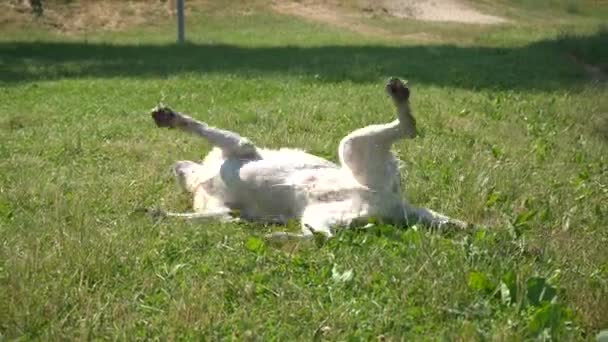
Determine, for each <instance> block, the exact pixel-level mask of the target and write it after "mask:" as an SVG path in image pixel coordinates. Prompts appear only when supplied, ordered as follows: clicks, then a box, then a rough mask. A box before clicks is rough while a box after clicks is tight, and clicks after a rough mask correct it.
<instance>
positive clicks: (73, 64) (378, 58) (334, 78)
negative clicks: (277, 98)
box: [0, 31, 608, 90]
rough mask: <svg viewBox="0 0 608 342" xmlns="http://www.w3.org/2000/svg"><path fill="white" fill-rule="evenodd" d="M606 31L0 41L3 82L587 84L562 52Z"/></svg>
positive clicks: (599, 49)
mask: <svg viewBox="0 0 608 342" xmlns="http://www.w3.org/2000/svg"><path fill="white" fill-rule="evenodd" d="M603 46H608V32H605V31H600V32H598V33H596V34H595V35H592V36H583V37H567V38H561V39H557V40H546V41H540V42H536V43H533V44H530V45H527V46H522V47H515V48H491V47H458V46H453V45H432V46H424V45H423V46H388V45H376V46H367V45H361V46H348V45H345V46H339V45H336V46H319V47H295V46H277V47H241V46H235V45H222V44H188V45H182V46H178V45H110V44H93V43H90V44H88V43H77V42H3V43H0V77H1V81H2V82H3V83H5V84H15V83H21V82H29V81H37V80H45V79H59V78H79V77H97V78H110V77H137V78H144V79H145V78H148V77H166V76H171V75H176V74H183V73H195V74H220V75H223V74H238V75H240V76H245V77H255V76H260V75H267V74H278V75H287V76H303V77H310V78H313V77H314V79H315V80H317V81H321V82H342V81H352V82H357V83H365V82H377V81H378V80H379V79H384V78H386V77H388V76H393V75H397V76H403V77H406V78H408V79H410V80H412V81H413V82H416V83H424V84H431V85H436V86H448V87H460V88H469V89H480V88H499V89H538V90H551V89H560V88H570V87H572V86H573V85H575V84H576V83H582V82H586V79H585V77H584V76H583V72H582V70H581V68H580V66H577V65H576V64H574V63H572V62H570V60H569V59H568V58H567V55H568V54H572V53H576V51H580V52H581V53H582V54H588V55H589V56H590V59H591V60H596V59H597V60H605V57H608V51H607V50H608V48H605V47H603Z"/></svg>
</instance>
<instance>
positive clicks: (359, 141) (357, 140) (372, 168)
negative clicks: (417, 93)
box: [338, 78, 416, 190]
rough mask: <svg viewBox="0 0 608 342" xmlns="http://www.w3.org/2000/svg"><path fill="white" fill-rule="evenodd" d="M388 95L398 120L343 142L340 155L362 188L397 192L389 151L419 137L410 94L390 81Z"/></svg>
mask: <svg viewBox="0 0 608 342" xmlns="http://www.w3.org/2000/svg"><path fill="white" fill-rule="evenodd" d="M386 91H387V93H388V94H389V95H390V96H391V97H392V99H393V102H394V104H395V106H396V108H397V119H396V120H394V121H392V122H390V123H386V124H380V125H371V126H367V127H363V128H360V129H357V130H355V131H353V132H351V133H350V134H348V135H347V136H346V137H344V138H343V139H342V141H341V142H340V146H339V149H338V154H339V157H340V163H341V164H342V166H343V167H345V168H348V169H349V170H350V171H351V173H352V175H353V177H354V178H355V179H356V180H357V181H358V182H359V183H360V184H362V185H365V186H367V187H369V188H372V189H379V188H386V187H390V188H391V189H393V190H396V189H397V188H398V183H396V182H397V181H398V180H396V179H393V178H394V176H395V174H396V173H397V170H398V168H397V163H396V161H395V158H394V157H393V154H392V153H391V152H390V149H391V146H392V144H393V143H394V142H395V141H397V140H399V139H403V138H414V137H416V120H415V119H414V117H413V116H412V113H411V111H410V105H409V96H410V91H409V89H408V88H407V87H406V86H405V85H404V84H403V82H401V81H400V80H399V79H396V78H394V79H391V80H390V81H389V83H388V84H387V85H386ZM388 180H390V181H388ZM392 183H396V184H392Z"/></svg>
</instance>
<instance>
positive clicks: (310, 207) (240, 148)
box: [152, 78, 466, 238]
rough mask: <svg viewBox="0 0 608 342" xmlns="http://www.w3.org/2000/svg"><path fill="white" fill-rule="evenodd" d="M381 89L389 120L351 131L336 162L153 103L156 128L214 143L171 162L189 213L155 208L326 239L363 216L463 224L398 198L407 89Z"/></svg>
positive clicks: (408, 118) (408, 119)
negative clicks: (196, 158)
mask: <svg viewBox="0 0 608 342" xmlns="http://www.w3.org/2000/svg"><path fill="white" fill-rule="evenodd" d="M386 91H387V93H388V94H389V95H390V97H391V98H392V101H393V103H394V105H395V107H396V109H397V118H396V119H395V120H394V121H392V122H390V123H386V124H379V125H371V126H367V127H363V128H360V129H357V130H355V131H353V132H351V133H350V134H348V135H347V136H346V137H344V138H343V139H342V141H341V142H340V145H339V147H338V156H339V160H340V163H339V165H337V164H335V163H333V162H331V161H328V160H325V159H323V158H320V157H317V156H314V155H311V154H308V153H306V152H304V151H301V150H297V149H290V148H281V149H278V150H271V149H265V148H260V147H258V146H256V145H255V144H254V143H252V142H251V141H250V140H248V139H247V138H244V137H241V136H240V135H239V134H237V133H235V132H231V131H227V130H223V129H219V128H215V127H211V126H209V125H207V124H206V123H204V122H200V121H197V120H195V119H193V118H191V117H189V116H187V115H184V114H181V113H178V112H175V111H173V110H171V109H169V108H168V107H156V108H155V109H153V110H152V117H153V119H154V121H155V122H156V125H157V126H158V127H167V128H177V129H181V130H183V131H186V132H190V133H193V134H196V135H198V136H200V137H203V138H205V139H206V140H207V141H208V142H209V143H211V144H212V145H213V146H214V148H213V149H212V150H211V152H210V153H209V154H208V155H207V156H206V157H205V159H204V160H203V162H202V163H197V162H193V161H179V162H177V163H176V164H175V166H174V167H173V171H174V173H175V175H176V177H177V179H178V181H179V182H180V183H181V185H182V186H183V188H184V189H185V190H186V191H188V192H190V193H192V195H193V196H194V201H193V209H194V212H192V213H163V215H164V216H169V217H181V218H186V219H219V220H233V219H234V217H233V215H234V213H238V214H239V218H240V219H244V220H248V221H258V222H267V223H279V224H285V223H287V221H288V220H293V219H296V220H299V221H300V222H301V227H302V232H301V233H299V234H296V233H287V232H279V233H273V234H271V235H270V237H271V238H310V237H312V236H313V233H321V234H323V235H325V236H327V237H331V236H333V234H334V229H337V228H341V227H365V226H367V225H368V224H369V222H370V220H374V221H380V222H385V223H390V224H394V225H411V224H415V223H420V224H424V225H427V226H432V227H442V226H446V225H449V226H454V227H457V228H464V227H465V226H466V224H465V223H464V222H462V221H459V220H455V219H451V218H449V217H447V216H445V215H442V214H439V213H436V212H434V211H432V210H430V209H426V208H420V207H415V206H412V205H411V204H409V203H408V202H407V201H406V200H404V199H402V196H401V187H400V180H401V177H400V174H399V167H398V163H397V159H396V158H395V156H394V155H393V154H392V152H391V146H392V144H393V143H394V142H396V141H398V140H400V139H406V138H409V139H412V138H414V137H416V120H415V119H414V117H413V115H412V112H411V109H410V103H409V98H410V90H409V89H408V88H407V87H406V86H405V84H404V83H403V82H402V81H401V80H399V79H397V78H393V79H391V80H390V81H389V82H388V83H387V84H386Z"/></svg>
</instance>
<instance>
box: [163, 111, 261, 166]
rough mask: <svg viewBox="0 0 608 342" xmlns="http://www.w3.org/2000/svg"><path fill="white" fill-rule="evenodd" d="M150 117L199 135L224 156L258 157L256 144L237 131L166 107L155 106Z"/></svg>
mask: <svg viewBox="0 0 608 342" xmlns="http://www.w3.org/2000/svg"><path fill="white" fill-rule="evenodd" d="M152 118H153V119H154V122H156V125H157V126H158V127H168V128H179V129H181V130H183V131H186V132H189V133H193V134H196V135H198V136H201V137H203V138H205V139H207V141H209V143H211V144H212V145H214V146H217V147H219V148H220V149H221V150H222V154H223V155H224V158H238V159H260V155H259V153H258V150H257V148H256V146H255V145H254V144H253V143H252V142H251V141H250V140H249V139H247V138H244V137H241V136H240V135H239V134H238V133H235V132H231V131H227V130H223V129H220V128H216V127H212V126H209V125H207V124H206V123H204V122H201V121H198V120H195V119H193V118H191V117H189V116H188V115H185V114H182V113H178V112H175V111H173V110H171V109H170V108H168V107H156V108H154V109H153V110H152Z"/></svg>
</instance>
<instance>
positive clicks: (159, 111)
mask: <svg viewBox="0 0 608 342" xmlns="http://www.w3.org/2000/svg"><path fill="white" fill-rule="evenodd" d="M151 115H152V119H154V122H155V123H156V126H158V127H168V128H174V127H175V125H176V122H177V114H176V113H175V112H174V111H173V110H172V109H171V108H169V107H166V106H163V105H158V106H156V107H154V109H152V111H151Z"/></svg>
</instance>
